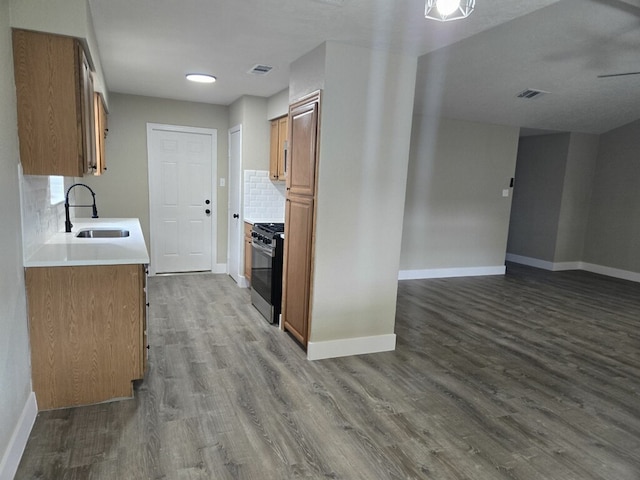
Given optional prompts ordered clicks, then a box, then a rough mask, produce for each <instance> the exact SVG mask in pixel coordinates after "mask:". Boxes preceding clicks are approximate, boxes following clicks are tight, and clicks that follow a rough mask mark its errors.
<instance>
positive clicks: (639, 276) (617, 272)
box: [582, 263, 640, 283]
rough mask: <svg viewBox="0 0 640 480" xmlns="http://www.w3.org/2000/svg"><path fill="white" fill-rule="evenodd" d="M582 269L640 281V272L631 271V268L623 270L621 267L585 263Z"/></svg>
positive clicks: (631, 280)
mask: <svg viewBox="0 0 640 480" xmlns="http://www.w3.org/2000/svg"><path fill="white" fill-rule="evenodd" d="M582 270H586V271H587V272H591V273H597V274H599V275H606V276H607V277H614V278H620V279H622V280H629V281H630V282H638V283H640V273H637V272H630V271H629V270H621V269H619V268H611V267H604V266H602V265H594V264H593V263H583V264H582Z"/></svg>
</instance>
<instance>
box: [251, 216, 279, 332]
mask: <svg viewBox="0 0 640 480" xmlns="http://www.w3.org/2000/svg"><path fill="white" fill-rule="evenodd" d="M283 232H284V223H255V224H254V225H253V228H252V230H251V245H252V247H251V303H252V304H253V305H254V306H255V307H256V308H257V309H258V311H259V312H260V313H261V314H262V316H263V317H264V318H266V319H267V321H268V322H269V323H277V322H278V321H279V318H280V311H281V306H282V257H283V253H284V239H283Z"/></svg>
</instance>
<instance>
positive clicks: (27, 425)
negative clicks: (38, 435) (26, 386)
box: [0, 392, 38, 480]
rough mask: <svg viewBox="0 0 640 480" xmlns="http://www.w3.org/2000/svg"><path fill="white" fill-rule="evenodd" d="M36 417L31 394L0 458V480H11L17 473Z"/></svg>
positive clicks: (36, 407) (34, 396)
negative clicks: (0, 460) (0, 458)
mask: <svg viewBox="0 0 640 480" xmlns="http://www.w3.org/2000/svg"><path fill="white" fill-rule="evenodd" d="M37 415H38V404H37V403H36V394H35V393H34V392H31V394H30V395H29V397H28V398H27V401H26V403H25V404H24V408H23V409H22V414H21V415H20V418H19V419H18V423H17V425H16V428H15V430H14V431H13V435H11V439H10V440H9V446H8V448H7V451H6V452H5V453H4V456H3V457H2V462H0V480H13V477H14V476H15V474H16V471H18V466H19V465H20V459H21V458H22V454H23V453H24V449H25V447H26V446H27V440H29V434H30V433H31V429H32V428H33V424H34V422H35V421H36V416H37Z"/></svg>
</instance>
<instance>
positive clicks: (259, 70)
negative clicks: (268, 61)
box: [247, 64, 273, 75]
mask: <svg viewBox="0 0 640 480" xmlns="http://www.w3.org/2000/svg"><path fill="white" fill-rule="evenodd" d="M271 70H273V67H270V66H269V65H260V64H257V65H254V66H253V67H251V70H249V71H248V72H247V73H250V74H252V75H266V74H267V73H269V72H270V71H271Z"/></svg>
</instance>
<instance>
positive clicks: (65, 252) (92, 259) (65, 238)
mask: <svg viewBox="0 0 640 480" xmlns="http://www.w3.org/2000/svg"><path fill="white" fill-rule="evenodd" d="M88 228H96V229H100V228H102V229H104V228H124V229H127V230H129V232H130V236H129V237H124V238H111V239H109V238H101V239H80V238H77V237H76V234H77V232H78V231H80V230H84V229H88ZM87 246H91V248H87ZM114 247H115V248H114ZM134 264H149V252H148V251H147V246H146V242H145V239H144V235H143V234H142V227H141V226H140V220H139V219H137V218H103V219H89V218H78V219H75V220H74V227H73V229H72V232H71V233H65V232H56V233H54V234H53V235H52V236H51V237H50V238H48V239H47V241H46V242H44V243H43V244H42V245H40V246H39V247H38V249H36V250H35V251H34V252H33V254H31V255H30V256H29V257H28V258H25V259H24V261H23V266H24V267H25V268H37V267H78V266H97V265H134Z"/></svg>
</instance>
